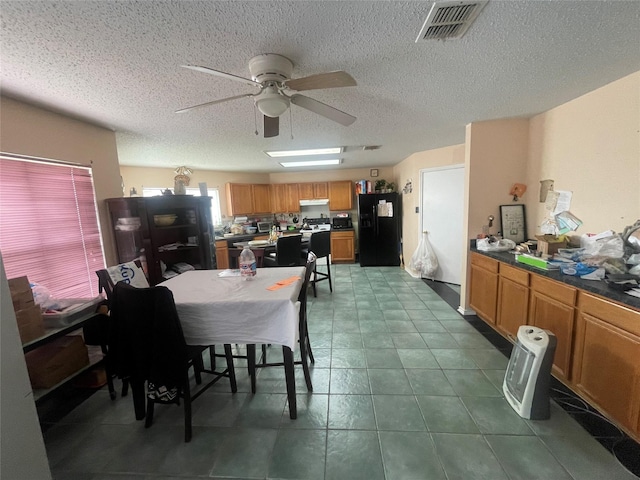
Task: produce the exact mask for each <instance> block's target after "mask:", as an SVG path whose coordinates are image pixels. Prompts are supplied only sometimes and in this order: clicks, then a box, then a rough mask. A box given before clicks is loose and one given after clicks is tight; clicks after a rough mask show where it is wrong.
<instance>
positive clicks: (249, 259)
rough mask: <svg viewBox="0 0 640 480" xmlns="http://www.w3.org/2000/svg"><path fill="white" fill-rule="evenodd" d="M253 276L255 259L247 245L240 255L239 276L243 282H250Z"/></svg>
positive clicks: (254, 273)
mask: <svg viewBox="0 0 640 480" xmlns="http://www.w3.org/2000/svg"><path fill="white" fill-rule="evenodd" d="M255 275H256V257H255V255H254V254H253V252H252V251H251V249H250V248H249V246H248V245H247V246H245V247H244V248H243V249H242V252H241V253H240V276H241V277H242V278H243V279H245V280H251V279H252V278H253V277H254V276H255Z"/></svg>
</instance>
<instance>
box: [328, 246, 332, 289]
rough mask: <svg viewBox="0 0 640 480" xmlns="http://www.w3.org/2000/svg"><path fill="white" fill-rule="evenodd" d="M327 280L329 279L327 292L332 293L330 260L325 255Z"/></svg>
mask: <svg viewBox="0 0 640 480" xmlns="http://www.w3.org/2000/svg"><path fill="white" fill-rule="evenodd" d="M327 278H328V279H329V291H330V292H332V293H333V285H332V284H331V260H330V259H329V255H327Z"/></svg>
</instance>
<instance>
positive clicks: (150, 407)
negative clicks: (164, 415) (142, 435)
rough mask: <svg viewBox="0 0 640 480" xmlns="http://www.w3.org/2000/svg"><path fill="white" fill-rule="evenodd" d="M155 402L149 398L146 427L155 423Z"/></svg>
mask: <svg viewBox="0 0 640 480" xmlns="http://www.w3.org/2000/svg"><path fill="white" fill-rule="evenodd" d="M155 403H156V402H154V401H153V400H151V399H150V398H147V414H146V416H145V420H144V428H149V427H150V426H151V424H152V423H153V407H154V405H155Z"/></svg>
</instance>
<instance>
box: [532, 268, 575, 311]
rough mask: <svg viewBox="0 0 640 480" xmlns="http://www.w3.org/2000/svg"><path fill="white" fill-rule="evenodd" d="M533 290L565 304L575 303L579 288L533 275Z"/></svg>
mask: <svg viewBox="0 0 640 480" xmlns="http://www.w3.org/2000/svg"><path fill="white" fill-rule="evenodd" d="M531 290H534V291H536V292H540V293H542V294H544V295H546V296H547V297H550V298H553V299H554V300H557V301H559V302H561V303H564V304H565V305H572V306H573V305H575V304H576V295H577V290H576V289H575V288H573V287H570V286H568V285H564V284H562V283H560V282H556V281H553V280H549V279H548V278H544V277H542V276H540V275H532V276H531Z"/></svg>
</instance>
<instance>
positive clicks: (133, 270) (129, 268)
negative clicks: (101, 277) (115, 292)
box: [107, 262, 149, 288]
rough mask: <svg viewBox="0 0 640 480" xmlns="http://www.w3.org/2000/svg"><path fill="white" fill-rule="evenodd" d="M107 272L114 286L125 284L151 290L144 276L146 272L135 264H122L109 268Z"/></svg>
mask: <svg viewBox="0 0 640 480" xmlns="http://www.w3.org/2000/svg"><path fill="white" fill-rule="evenodd" d="M107 271H108V272H109V276H110V277H111V281H112V282H113V284H114V285H115V284H116V283H118V282H124V283H126V284H128V285H131V286H132V287H137V288H149V282H147V278H146V277H145V276H144V271H143V270H142V269H141V268H140V267H138V266H137V265H136V264H135V262H127V263H121V264H120V265H116V266H114V267H109V268H107Z"/></svg>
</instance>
